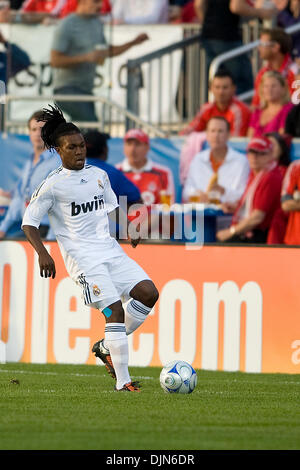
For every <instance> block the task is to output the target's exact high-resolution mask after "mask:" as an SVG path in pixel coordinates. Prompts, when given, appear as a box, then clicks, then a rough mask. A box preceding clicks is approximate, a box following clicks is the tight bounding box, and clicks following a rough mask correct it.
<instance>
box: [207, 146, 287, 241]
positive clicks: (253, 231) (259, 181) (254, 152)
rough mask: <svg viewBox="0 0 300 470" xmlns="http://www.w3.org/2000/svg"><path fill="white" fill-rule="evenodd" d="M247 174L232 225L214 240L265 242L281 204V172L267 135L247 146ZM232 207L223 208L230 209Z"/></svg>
mask: <svg viewBox="0 0 300 470" xmlns="http://www.w3.org/2000/svg"><path fill="white" fill-rule="evenodd" d="M247 157H248V161H249V165H250V169H251V172H250V176H249V180H248V184H247V187H246V189H245V192H244V194H243V196H242V198H241V199H240V201H239V203H238V205H237V206H236V207H235V211H234V215H233V219H232V225H231V227H229V228H226V229H224V230H220V231H219V232H217V235H216V237H217V239H218V240H219V241H221V242H229V243H266V241H267V236H268V231H269V228H270V225H271V222H272V219H273V216H274V214H275V212H276V210H277V209H278V208H279V207H280V192H281V184H282V174H281V172H280V170H279V168H278V165H277V162H276V161H275V160H274V155H273V148H272V143H271V141H270V140H269V139H268V138H267V137H259V138H253V139H252V140H251V141H250V143H249V145H248V147H247ZM232 209H233V207H229V205H228V204H227V206H226V207H225V206H224V207H223V210H225V211H228V212H229V211H230V210H232Z"/></svg>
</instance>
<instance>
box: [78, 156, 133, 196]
mask: <svg viewBox="0 0 300 470" xmlns="http://www.w3.org/2000/svg"><path fill="white" fill-rule="evenodd" d="M86 162H87V163H88V164H89V165H94V166H97V167H98V168H101V170H104V171H106V173H107V174H108V177H109V180H110V184H111V187H112V190H113V191H114V193H115V195H116V196H117V199H118V201H119V196H127V201H128V202H129V203H133V202H136V201H138V200H139V199H140V198H141V193H140V191H139V189H138V188H137V187H136V186H135V184H133V183H132V182H131V181H129V179H128V178H126V176H125V175H124V174H123V173H122V172H121V171H120V170H118V169H117V168H115V167H114V166H112V165H110V164H109V163H106V162H105V161H103V160H100V159H99V158H87V159H86Z"/></svg>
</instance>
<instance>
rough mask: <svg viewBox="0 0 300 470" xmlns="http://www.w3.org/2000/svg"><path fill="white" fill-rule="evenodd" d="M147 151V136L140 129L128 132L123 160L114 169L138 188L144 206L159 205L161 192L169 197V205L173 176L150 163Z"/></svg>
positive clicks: (173, 193) (171, 199)
mask: <svg viewBox="0 0 300 470" xmlns="http://www.w3.org/2000/svg"><path fill="white" fill-rule="evenodd" d="M149 150H150V140H149V137H148V135H147V134H145V132H143V131H142V130H140V129H131V130H129V131H128V132H127V133H126V134H125V137H124V154H125V159H124V160H123V162H121V163H119V164H117V165H116V167H117V168H118V169H119V170H121V171H122V172H123V173H124V174H125V176H127V178H128V179H130V180H131V181H132V182H133V183H134V184H135V185H136V186H137V187H138V189H139V190H140V193H141V196H142V199H143V202H144V204H145V205H146V206H150V205H151V204H159V203H160V202H161V193H162V191H163V192H164V193H166V194H168V195H169V196H170V203H173V202H174V199H175V190H174V181H173V174H172V172H171V170H170V169H169V168H167V167H165V166H163V165H158V164H157V163H154V162H152V160H151V159H150V158H149V157H148V153H149Z"/></svg>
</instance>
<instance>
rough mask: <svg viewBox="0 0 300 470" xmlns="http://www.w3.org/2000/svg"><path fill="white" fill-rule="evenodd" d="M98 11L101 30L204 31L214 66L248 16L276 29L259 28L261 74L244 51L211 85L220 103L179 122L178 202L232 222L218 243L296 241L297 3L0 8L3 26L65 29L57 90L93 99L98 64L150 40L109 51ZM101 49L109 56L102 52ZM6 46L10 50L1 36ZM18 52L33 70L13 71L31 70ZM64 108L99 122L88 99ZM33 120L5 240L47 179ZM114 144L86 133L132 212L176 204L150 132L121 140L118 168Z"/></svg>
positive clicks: (299, 178) (101, 0)
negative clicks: (158, 27) (236, 140)
mask: <svg viewBox="0 0 300 470" xmlns="http://www.w3.org/2000/svg"><path fill="white" fill-rule="evenodd" d="M98 12H99V15H100V18H101V19H102V20H103V22H111V23H112V24H114V25H119V24H139V25H146V24H154V23H161V24H166V23H173V24H178V23H181V22H182V23H185V22H190V23H200V24H201V25H202V41H203V47H204V49H205V52H206V57H207V67H209V65H210V63H211V61H212V60H213V58H214V57H215V56H216V55H219V54H221V53H223V52H226V51H228V50H231V49H232V48H235V47H238V46H239V45H241V44H242V39H241V37H240V32H239V25H240V20H241V18H243V19H247V18H248V19H249V18H258V19H259V20H260V21H263V20H266V19H267V20H272V21H273V26H269V27H265V26H264V25H262V27H261V30H260V37H259V44H258V54H259V58H260V61H261V63H262V66H261V68H260V70H259V72H258V73H257V75H256V77H253V74H252V65H251V62H250V59H249V57H248V55H247V54H245V55H244V56H242V57H239V58H238V59H232V60H230V61H228V62H226V65H225V66H221V67H220V68H219V70H218V71H217V72H216V74H215V76H214V77H213V78H212V79H211V81H210V83H209V92H210V94H211V96H212V97H213V99H212V100H210V101H209V102H207V103H205V104H203V105H202V106H201V108H200V109H199V110H198V112H197V113H196V115H195V116H194V118H193V119H192V121H191V122H189V123H188V124H182V129H181V130H180V132H179V135H180V136H182V138H183V140H184V142H183V146H182V149H181V155H180V183H181V185H182V202H201V203H205V204H214V205H217V206H218V207H220V208H221V209H222V211H223V213H224V214H231V215H232V220H231V224H230V226H228V227H226V228H223V229H221V230H218V231H217V233H216V238H217V240H218V241H219V242H223V243H236V242H238V243H268V244H288V245H291V244H292V245H293V244H296V245H298V244H300V231H299V230H298V225H299V224H300V161H299V162H298V161H293V162H291V156H290V149H291V142H292V139H293V138H297V137H300V119H299V118H300V116H299V112H300V111H299V110H300V104H299V103H298V101H299V100H295V96H296V95H297V90H298V88H299V84H300V69H299V66H300V33H298V34H295V35H293V36H291V35H289V34H287V33H286V32H285V31H284V29H283V28H285V27H287V26H290V25H293V24H296V23H297V22H299V21H300V0H289V1H288V0H272V1H270V2H265V1H262V0H256V1H255V0H215V1H214V2H212V1H209V2H207V1H206V0H170V1H168V0H126V2H125V0H24V1H18V0H11V1H10V2H9V1H8V0H7V1H1V2H0V23H1V22H2V23H9V22H13V23H16V22H18V23H25V24H28V23H29V24H30V23H43V24H51V23H52V22H55V23H57V25H56V28H57V29H56V34H55V37H54V40H53V43H52V49H51V66H52V68H53V70H54V72H55V73H54V91H55V93H56V94H60V95H62V94H66V95H67V94H78V95H82V94H87V95H92V89H93V82H94V78H95V73H96V72H95V71H96V66H97V65H98V64H102V63H103V62H104V61H105V59H106V58H107V57H115V56H117V55H120V54H122V53H124V52H125V51H127V50H128V49H130V48H132V47H135V46H137V47H138V45H139V44H141V43H143V42H144V41H147V40H149V37H148V36H147V34H145V33H142V34H139V35H138V36H136V37H135V38H134V39H132V40H131V41H130V42H128V43H125V44H122V45H119V46H115V45H112V44H107V42H106V40H105V37H104V34H103V25H102V23H101V22H99V21H98ZM221 12H222V13H221ZM85 31H89V35H85V34H84V33H85ZM99 41H100V43H101V46H102V47H97V48H96V45H98V46H99ZM0 42H2V43H3V44H4V46H6V47H7V46H8V43H7V42H6V41H5V40H4V38H3V37H2V35H1V33H0ZM7 48H8V47H7ZM10 51H11V54H14V56H13V58H14V60H15V62H17V61H18V58H19V60H23V62H24V61H25V63H24V64H23V65H22V64H20V65H19V68H18V67H17V66H16V71H15V73H18V71H19V70H22V67H23V68H24V67H26V66H27V67H28V57H27V56H22V50H21V51H20V50H19V49H18V48H17V49H12V48H10ZM2 54H3V55H2V57H1V56H0V61H1V62H2V63H3V64H4V65H5V64H6V62H5V60H7V59H5V57H6V56H5V52H4V53H2ZM26 60H27V62H26ZM26 64H27V65H26ZM207 74H208V69H207ZM207 76H208V75H207ZM298 80H299V81H298ZM249 89H254V96H253V98H252V101H251V102H243V101H241V100H239V99H238V97H237V96H238V95H239V94H240V93H242V92H243V91H248V90H249ZM59 105H60V107H61V108H62V109H63V110H64V111H66V112H67V113H68V115H70V116H71V119H73V120H79V121H80V120H81V121H91V122H92V121H94V122H95V121H97V119H98V118H97V114H96V111H95V108H94V104H93V103H92V102H86V103H81V104H80V106H78V105H76V104H74V103H72V102H69V103H67V102H61V103H59ZM36 116H37V115H34V116H33V117H31V118H30V119H29V121H28V126H29V135H30V139H31V142H32V145H33V151H32V159H31V160H30V162H29V163H28V168H27V170H26V171H25V172H24V173H23V175H22V178H21V180H20V181H19V183H18V184H17V186H16V187H17V189H16V190H15V191H14V194H7V193H5V192H4V191H3V190H2V192H1V193H0V195H1V194H2V195H5V196H7V197H12V202H11V203H10V207H9V209H8V212H7V214H6V216H5V218H4V220H3V221H2V222H1V224H0V236H1V237H2V238H3V237H5V235H6V232H7V229H8V226H9V224H11V223H12V222H13V221H16V220H17V219H18V217H19V218H21V217H20V216H21V215H22V213H23V212H24V210H25V209H24V208H25V207H26V204H28V198H29V196H30V194H31V193H30V192H31V189H32V187H31V186H32V184H33V181H34V182H35V183H39V182H37V181H36V179H35V175H37V174H38V175H40V177H42V175H43V174H44V170H43V171H41V170H40V167H41V165H42V164H43V165H44V167H45V168H47V166H46V165H47V164H48V163H47V162H48V155H47V152H46V153H43V149H42V148H41V146H40V143H41V141H40V140H39V139H38V138H36V140H34V138H33V137H32V135H33V134H32V128H31V127H32V122H33V123H34V124H35V130H36V132H40V125H39V126H37V121H36ZM36 127H38V129H36ZM233 137H243V138H248V139H249V141H248V144H247V148H246V156H245V154H244V153H242V152H238V151H237V150H233V148H232V147H231V144H230V138H233ZM108 138H109V136H105V135H104V134H101V133H99V132H94V133H93V132H90V133H87V134H86V142H87V149H88V159H92V160H91V161H90V162H92V164H97V166H100V167H101V168H103V167H105V168H107V170H106V171H107V172H108V174H109V175H110V177H111V178H112V180H114V181H115V188H116V189H115V192H116V193H117V196H118V197H119V196H120V195H127V196H128V197H129V199H128V201H129V202H130V203H134V202H139V201H143V203H144V204H145V205H146V206H149V207H150V206H151V205H153V204H159V203H162V202H166V201H167V202H168V204H172V203H173V202H174V201H175V199H176V197H175V187H174V181H173V175H172V172H171V171H170V169H169V168H167V167H163V166H162V165H157V164H156V163H154V162H153V161H152V160H151V159H150V158H149V156H148V154H149V149H150V146H151V142H150V138H149V136H148V135H147V134H146V133H145V132H143V131H142V130H141V129H131V130H129V131H128V132H127V133H126V134H125V136H124V157H123V160H122V161H120V162H119V163H118V164H117V165H116V168H113V167H112V166H111V165H109V163H108V162H105V160H107V159H108V158H107V148H108V147H107V143H106V142H107V139H108ZM97 147H99V148H98V149H97ZM95 159H97V161H96V160H95ZM108 160H109V159H108ZM99 162H101V163H99ZM101 165H102V166H101ZM38 167H39V168H38ZM37 169H38V170H39V171H37ZM121 175H122V176H121ZM112 186H113V184H112ZM166 196H167V199H166ZM45 225H47V223H46V222H45Z"/></svg>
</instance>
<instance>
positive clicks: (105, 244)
mask: <svg viewBox="0 0 300 470" xmlns="http://www.w3.org/2000/svg"><path fill="white" fill-rule="evenodd" d="M117 207H118V202H117V198H116V195H115V193H114V192H113V190H112V189H111V186H110V181H109V178H108V176H107V173H106V172H105V171H103V170H101V169H100V168H97V167H95V166H91V165H85V167H84V168H83V169H82V170H68V169H66V168H64V167H62V166H60V167H59V168H57V170H55V171H53V172H52V173H50V174H49V175H48V177H47V178H46V179H45V180H44V181H43V182H42V183H41V184H40V186H39V187H38V188H37V189H36V190H35V192H34V193H33V195H32V198H31V201H30V204H29V205H28V207H27V209H26V211H25V214H24V217H23V222H22V226H23V225H32V226H34V227H36V228H38V227H39V225H40V222H41V220H42V218H43V216H44V215H45V214H46V213H48V216H49V220H50V224H51V227H52V229H53V231H54V234H55V236H56V239H57V242H58V245H59V247H60V250H61V253H62V256H63V258H64V262H65V265H66V269H67V271H68V273H69V275H70V277H71V278H72V279H73V280H74V281H77V280H78V277H79V276H80V275H93V274H97V270H98V269H99V264H101V263H104V262H105V261H108V260H110V259H111V258H114V257H118V256H120V254H121V253H124V251H123V249H122V248H121V247H120V245H119V243H118V242H117V241H116V240H115V239H114V238H112V237H111V236H110V232H109V220H108V213H109V212H111V211H113V210H114V209H116V208H117Z"/></svg>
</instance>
